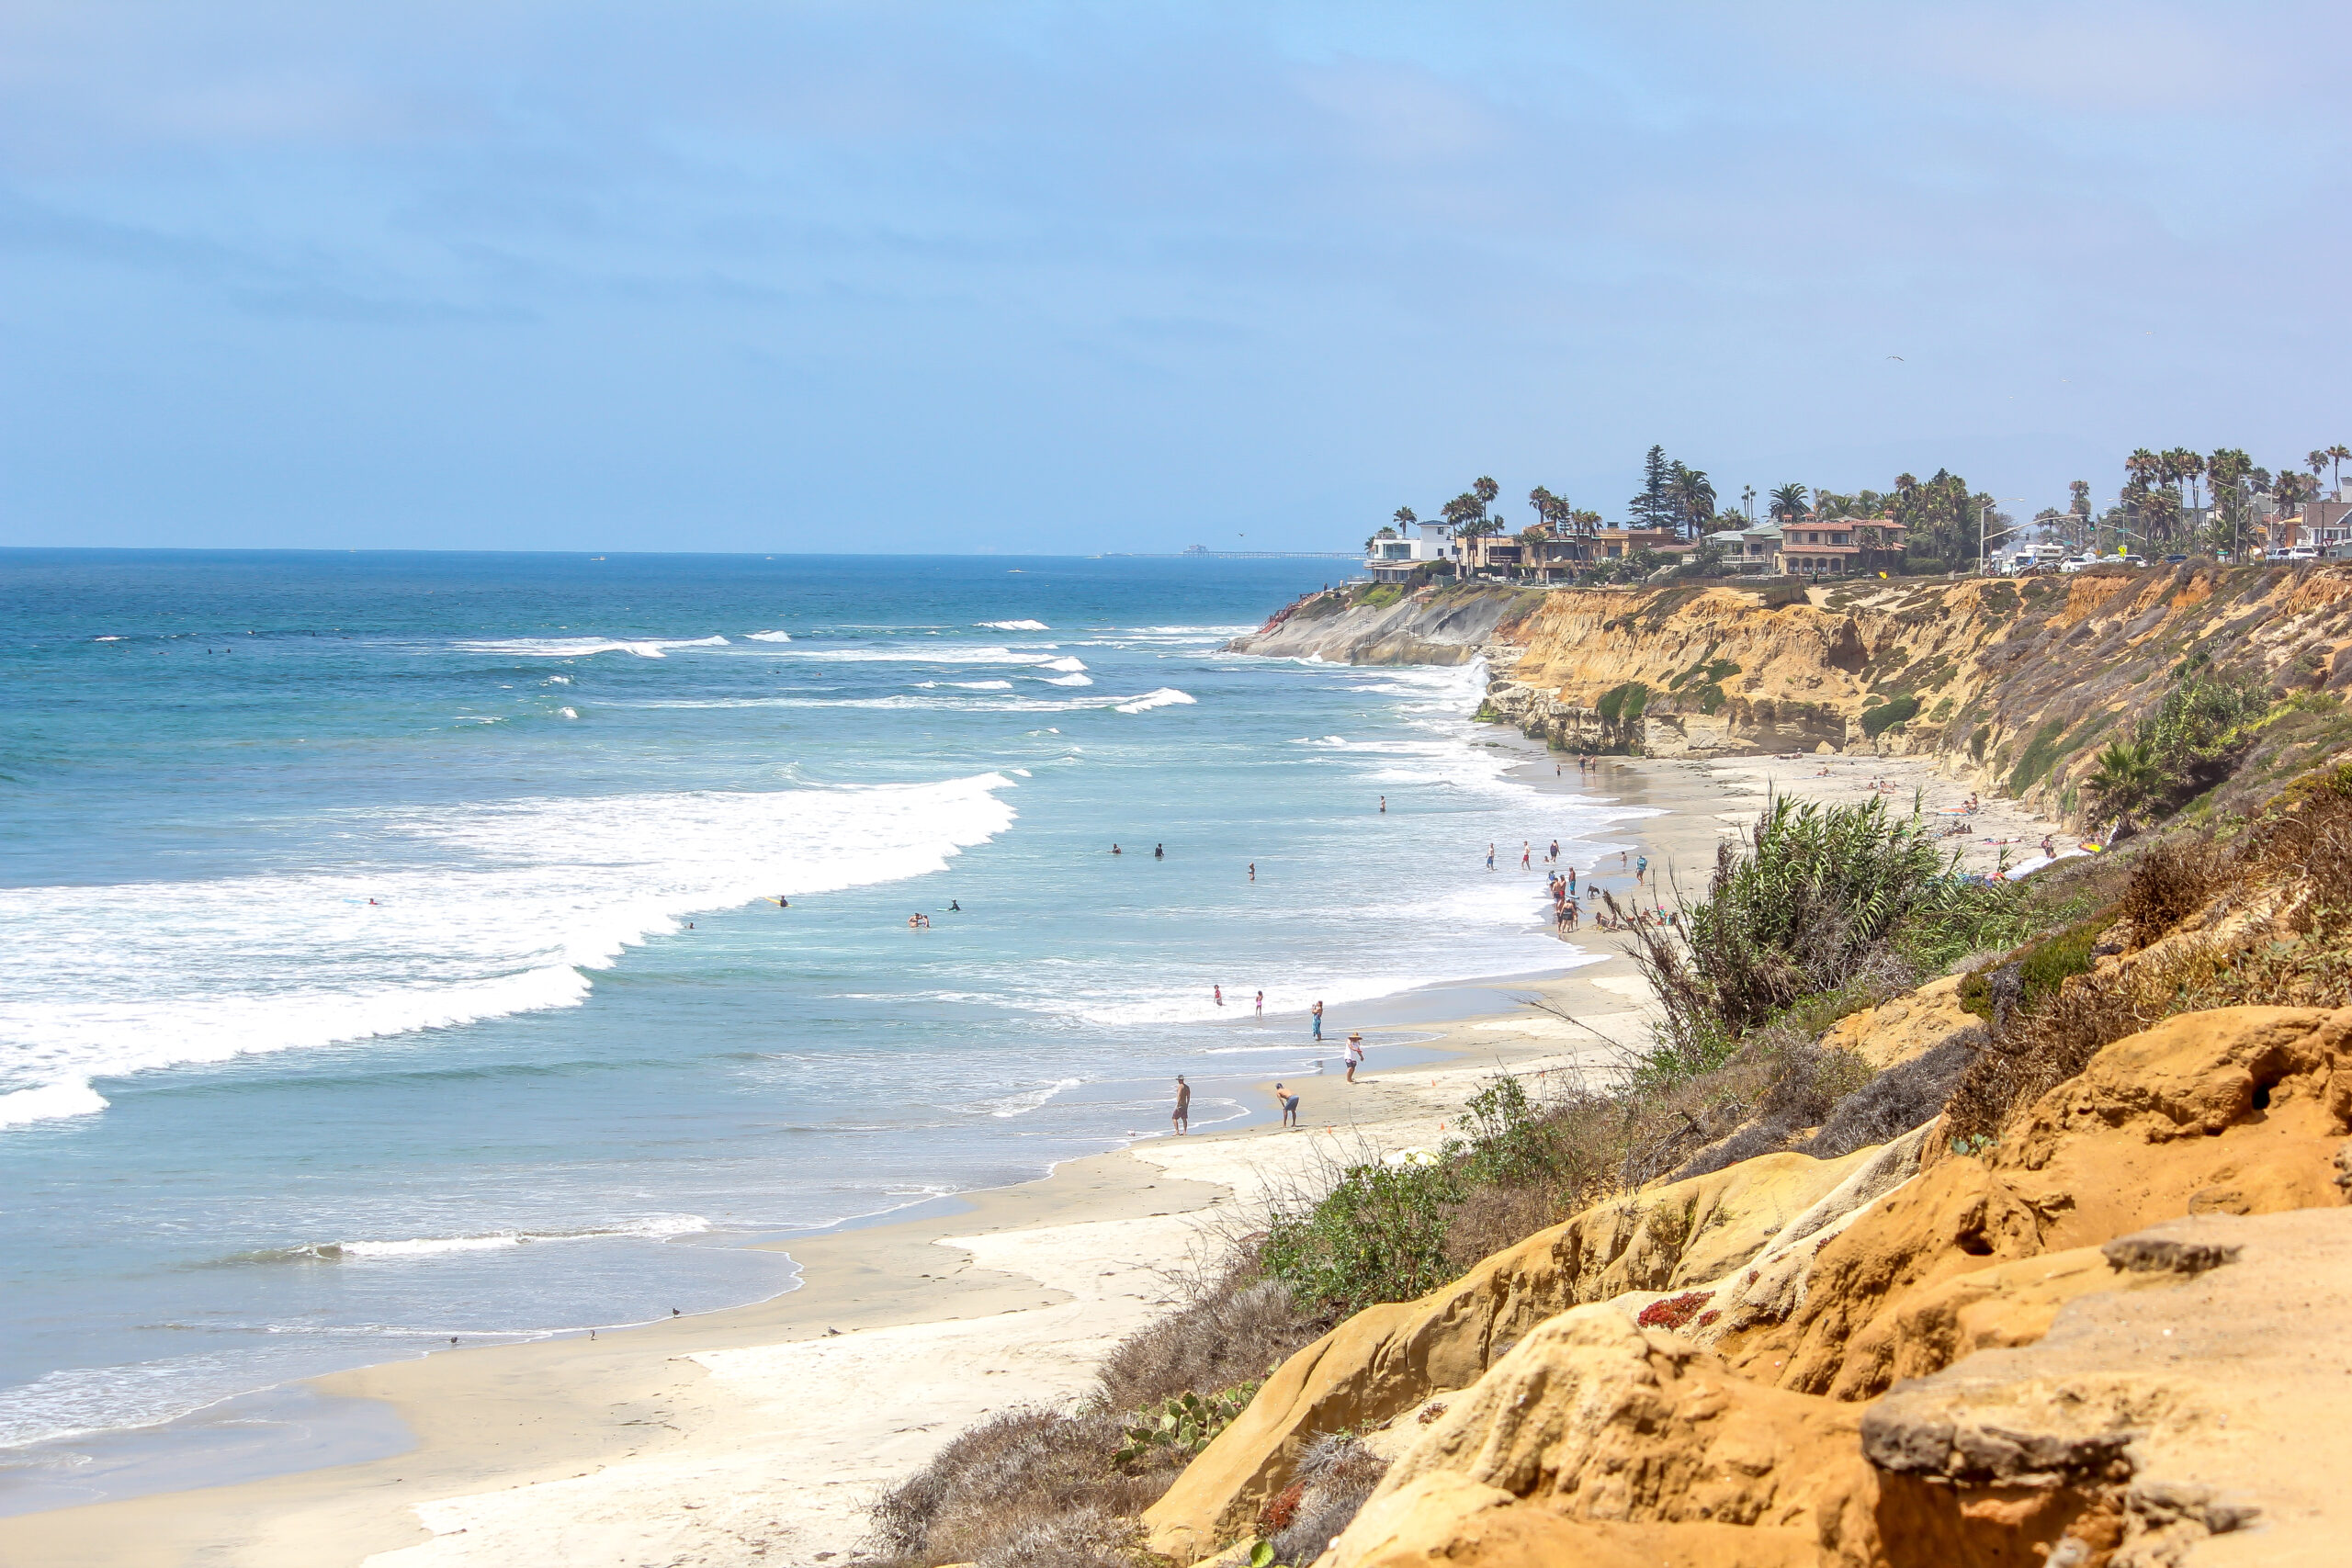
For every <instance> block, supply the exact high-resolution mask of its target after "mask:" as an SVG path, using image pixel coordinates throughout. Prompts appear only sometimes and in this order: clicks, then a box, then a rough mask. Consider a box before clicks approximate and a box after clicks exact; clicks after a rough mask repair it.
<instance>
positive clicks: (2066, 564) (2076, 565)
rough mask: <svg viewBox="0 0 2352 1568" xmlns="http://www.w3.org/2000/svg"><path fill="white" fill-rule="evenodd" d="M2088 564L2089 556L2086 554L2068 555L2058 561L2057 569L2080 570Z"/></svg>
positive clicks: (2089, 561) (2089, 562)
mask: <svg viewBox="0 0 2352 1568" xmlns="http://www.w3.org/2000/svg"><path fill="white" fill-rule="evenodd" d="M2090 564H2091V558H2090V557H2088V556H2068V557H2067V558H2065V559H2064V560H2062V561H2060V562H2059V563H2058V570H2060V571H2080V570H2083V568H2085V567H2086V566H2088V565H2090Z"/></svg>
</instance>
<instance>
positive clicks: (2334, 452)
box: [2327, 441, 2352, 490]
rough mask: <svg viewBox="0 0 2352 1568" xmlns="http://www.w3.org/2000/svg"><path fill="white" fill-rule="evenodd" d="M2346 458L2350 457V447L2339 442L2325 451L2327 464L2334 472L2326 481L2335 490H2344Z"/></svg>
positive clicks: (2351, 447) (2351, 453) (2351, 455)
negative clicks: (2333, 486)
mask: <svg viewBox="0 0 2352 1568" xmlns="http://www.w3.org/2000/svg"><path fill="white" fill-rule="evenodd" d="M2346 457H2352V446H2346V445H2344V443H2343V442H2341V441H2339V442H2337V443H2336V444H2335V446H2331V447H2329V448H2328V449H2327V460H2328V463H2329V464H2330V465H2331V466H2332V467H2333V468H2334V470H2335V471H2334V472H2333V473H2331V474H2330V475H2329V476H2328V479H2329V482H2331V483H2332V484H2334V485H2335V488H2336V489H2337V490H2342V489H2343V488H2344V460H2345V459H2346Z"/></svg>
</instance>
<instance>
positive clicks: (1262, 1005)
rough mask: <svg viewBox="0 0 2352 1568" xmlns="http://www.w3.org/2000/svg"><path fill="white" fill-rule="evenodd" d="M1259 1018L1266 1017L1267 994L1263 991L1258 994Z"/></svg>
mask: <svg viewBox="0 0 2352 1568" xmlns="http://www.w3.org/2000/svg"><path fill="white" fill-rule="evenodd" d="M1258 1016H1259V1017H1260V1018H1263V1017H1265V1016H1266V993H1265V992H1263V991H1260V992H1259V993H1258Z"/></svg>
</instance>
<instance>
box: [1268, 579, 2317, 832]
mask: <svg viewBox="0 0 2352 1568" xmlns="http://www.w3.org/2000/svg"><path fill="white" fill-rule="evenodd" d="M1787 592H1788V591H1785V590H1784V591H1781V592H1780V593H1766V592H1758V591H1756V590H1750V589H1743V588H1736V587H1713V588H1699V587H1669V588H1645V589H1636V588H1600V589H1552V590H1548V591H1538V590H1532V589H1527V588H1517V587H1504V586H1486V587H1479V586H1467V587H1459V588H1451V589H1430V590H1422V591H1420V592H1417V593H1411V594H1399V593H1398V592H1397V590H1395V589H1374V590H1365V589H1363V588H1362V587H1356V588H1353V589H1350V590H1345V591H1340V592H1331V593H1328V594H1317V595H1314V596H1312V597H1310V598H1308V599H1306V600H1303V601H1301V602H1300V603H1299V604H1296V605H1294V606H1292V607H1291V608H1289V609H1288V610H1286V611H1285V612H1284V613H1283V615H1279V616H1277V617H1276V618H1275V619H1274V620H1273V621H1272V622H1270V623H1268V625H1267V626H1266V627H1265V628H1263V629H1262V630H1261V631H1260V632H1258V633H1257V634H1254V635H1252V636H1250V637H1242V638H1239V639H1237V641H1236V642H1235V643H1234V644H1233V645H1232V646H1233V648H1234V649H1235V650H1236V651H1239V652H1247V653H1262V654H1277V655H1290V656H1294V657H1308V656H1313V657H1320V658H1324V659H1329V660H1347V661H1353V662H1389V663H1395V662H1417V661H1419V662H1431V663H1461V662H1464V661H1466V660H1469V659H1471V658H1474V657H1478V656H1484V657H1485V658H1486V659H1487V667H1488V671H1489V675H1490V677H1491V686H1490V690H1489V693H1488V697H1487V701H1488V704H1489V709H1490V712H1491V715H1492V716H1496V717H1498V718H1500V719H1503V720H1506V721H1508V722H1510V723H1512V724H1514V725H1516V726H1518V727H1519V728H1521V729H1523V730H1524V731H1525V732H1526V733H1527V734H1529V735H1531V736H1534V737H1538V738H1541V739H1545V740H1548V741H1550V742H1551V743H1553V744H1555V745H1556V746H1560V747H1563V748H1567V749H1572V750H1613V751H1634V752H1639V753H1643V754H1645V755H1652V756H1703V755H1715V754H1722V753H1726V752H1740V751H1776V752H1787V751H1792V750H1806V751H1813V750H1832V751H1843V752H1854V751H1885V752H1894V753H1905V754H1924V755H1928V756H1930V757H1934V758H1936V759H1938V760H1939V761H1940V763H1941V764H1942V765H1943V767H1944V768H1945V770H1946V771H1947V772H1949V773H1953V774H1955V775H1958V776H1962V777H1966V778H1969V779H1972V780H1973V781H1974V782H1976V783H1977V784H1979V786H1980V787H1982V788H1984V789H1985V790H1986V792H1987V793H1996V792H1997V793H2006V794H2008V795H2017V796H2021V797H2025V798H2028V799H2030V800H2031V801H2032V802H2033V803H2034V804H2035V805H2036V806H2037V807H2039V808H2041V810H2043V811H2045V812H2047V813H2050V814H2052V815H2065V814H2069V813H2071V812H2073V810H2074V809H2075V786H2076V784H2078V783H2079V780H2080V778H2081V776H2082V774H2083V773H2084V772H2085V771H2086V769H2087V767H2088V765H2089V760H2090V758H2091V756H2092V755H2093V754H2094V753H2095V752H2096V751H2097V750H2098V747H2099V746H2100V745H2102V744H2104V743H2105V741H2107V740H2108V739H2114V738H2116V737H2117V736H2119V735H2120V734H2122V733H2123V732H2124V731H2125V730H2126V729H2127V728H2128V727H2129V725H2130V723H2131V721H2132V720H2133V719H2134V718H2136V717H2137V716H2140V715H2141V714H2143V713H2144V712H2145V711H2146V710H2147V709H2148V708H2150V707H2151V706H2153V705H2154V703H2155V702H2156V701H2157V700H2158V699H2159V698H2160V697H2161V696H2162V694H2163V693H2164V691H2165V688H2166V685H2167V683H2168V677H2169V675H2170V672H2171V671H2173V670H2174V669H2175V668H2176V667H2177V665H2178V664H2179V663H2180V661H2181V660H2183V658H2184V657H2186V656H2188V655H2189V654H2191V653H2200V654H2205V655H2209V656H2211V658H2212V659H2213V660H2216V661H2217V662H2220V663H2222V664H2225V665H2229V666H2231V667H2233V668H2242V669H2247V670H2251V671H2256V672H2258V673H2259V674H2261V675H2263V676H2264V677H2266V678H2267V679H2269V680H2271V681H2273V682H2276V683H2277V684H2278V686H2280V687H2281V688H2283V689H2285V690H2288V691H2306V690H2308V691H2318V690H2324V689H2331V688H2332V689H2335V690H2339V691H2340V690H2342V689H2343V688H2344V687H2345V686H2346V684H2347V683H2352V567H2343V566H2335V565H2327V566H2301V567H2292V568H2290V567H2285V566H2279V567H2245V568H2239V569H2235V570H2221V569H2217V568H2215V567H2213V566H2212V565H2211V564H2210V563H2203V562H2191V563H2188V564H2187V565H2184V566H2181V567H2179V568H2177V569H2174V570H2136V571H2135V570H2123V569H2120V568H2117V569H2111V570H2097V571H2089V572H2085V573H2082V574H2080V575H2077V576H2074V577H2068V578H2038V579H2032V580H2029V581H2023V582H2014V581H2007V580H2003V579H1997V578H1994V579H1968V580H1961V581H1933V582H1909V581H1905V582H1893V583H1888V582H1877V581H1873V582H1870V583H1850V584H1842V585H1838V586H1836V587H1831V588H1816V589H1814V590H1813V591H1812V592H1811V593H1810V595H1809V596H1808V597H1807V598H1806V599H1805V600H1804V602H1803V603H1786V604H1773V603H1771V602H1770V601H1771V600H1772V599H1774V598H1778V597H1785V596H1787ZM2342 739H2345V738H2344V737H2343V736H2339V735H2335V734H2334V733H2333V732H2332V731H2331V732H2330V733H2328V734H2326V735H2316V734H2315V735H2313V736H2312V737H2310V743H2311V744H2333V743H2335V742H2337V741H2340V740H2342ZM2285 760H2286V761H2290V762H2291V761H2293V760H2294V759H2292V758H2288V759H2285Z"/></svg>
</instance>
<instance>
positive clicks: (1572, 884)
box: [1568, 864, 1577, 898]
mask: <svg viewBox="0 0 2352 1568" xmlns="http://www.w3.org/2000/svg"><path fill="white" fill-rule="evenodd" d="M1576 896H1577V868H1576V867H1575V866H1574V865H1573V864H1571V865H1570V866H1569V867H1568V897H1571V898H1573V897H1576Z"/></svg>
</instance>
